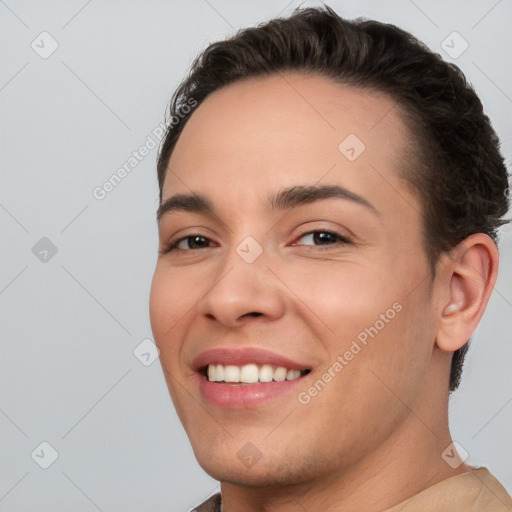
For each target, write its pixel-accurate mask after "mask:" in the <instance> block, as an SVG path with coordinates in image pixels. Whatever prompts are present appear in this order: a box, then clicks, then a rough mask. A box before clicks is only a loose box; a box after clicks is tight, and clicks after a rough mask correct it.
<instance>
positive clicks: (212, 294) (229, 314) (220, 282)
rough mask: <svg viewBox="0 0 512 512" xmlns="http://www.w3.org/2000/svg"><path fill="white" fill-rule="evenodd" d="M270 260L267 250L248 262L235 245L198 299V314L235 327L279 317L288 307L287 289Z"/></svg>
mask: <svg viewBox="0 0 512 512" xmlns="http://www.w3.org/2000/svg"><path fill="white" fill-rule="evenodd" d="M268 263H269V261H268V258H267V257H266V254H265V251H264V252H263V253H262V254H261V255H260V256H259V257H258V258H257V259H256V260H255V261H253V262H251V263H248V262H247V261H245V260H244V259H243V258H242V257H241V256H240V255H239V254H238V253H237V252H236V251H235V250H234V249H233V250H232V251H231V254H230V255H229V257H227V258H226V259H225V261H224V262H223V265H222V268H221V270H220V271H219V272H218V273H217V275H216V278H215V281H214V283H213V284H212V285H211V287H210V289H209V291H208V292H207V293H206V295H205V296H204V297H203V298H202V299H201V301H200V302H199V304H198V307H199V311H198V312H199V314H201V315H203V316H204V317H206V318H208V319H209V320H210V321H216V322H218V323H219V324H222V325H223V326H225V327H232V328H233V327H241V326H242V325H245V324H247V323H248V322H253V321H255V320H256V319H259V320H258V321H260V322H261V321H267V320H268V321H270V320H276V319H278V318H280V317H281V316H282V315H283V314H284V310H285V289H284V287H283V285H282V283H281V282H280V281H279V280H278V279H277V278H276V275H275V273H273V272H272V271H271V270H270V269H269V267H268V266H267V264H268Z"/></svg>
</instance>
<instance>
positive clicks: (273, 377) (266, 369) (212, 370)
mask: <svg viewBox="0 0 512 512" xmlns="http://www.w3.org/2000/svg"><path fill="white" fill-rule="evenodd" d="M310 372H311V369H310V368H305V369H303V370H297V369H289V368H286V367H284V366H274V365H270V364H263V365H259V364H254V363H249V364H244V365H229V364H228V365H224V364H209V365H207V366H205V367H203V368H202V371H201V372H200V373H202V375H203V376H204V377H205V378H206V379H207V380H208V381H209V382H216V383H219V384H224V385H231V386H250V385H251V384H257V383H271V382H283V381H285V380H296V379H299V378H300V377H303V376H304V375H307V374H308V373H310Z"/></svg>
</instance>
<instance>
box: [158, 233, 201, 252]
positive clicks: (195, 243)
mask: <svg viewBox="0 0 512 512" xmlns="http://www.w3.org/2000/svg"><path fill="white" fill-rule="evenodd" d="M210 242H211V240H210V239H209V238H207V237H205V236H202V235H188V236H184V237H183V238H179V239H178V240H176V241H174V242H171V243H170V244H169V246H168V247H167V248H166V249H164V251H163V252H164V253H165V254H166V253H168V252H171V251H174V250H178V251H189V250H192V249H204V248H207V247H209V246H210V245H209V244H210Z"/></svg>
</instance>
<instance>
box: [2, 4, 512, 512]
mask: <svg viewBox="0 0 512 512" xmlns="http://www.w3.org/2000/svg"><path fill="white" fill-rule="evenodd" d="M298 4H299V2H293V1H292V2H288V0H277V1H265V2H263V1H258V2H256V1H251V2H239V1H235V0H231V1H230V0H209V1H206V0H191V1H189V2H183V1H180V2H178V1H170V2H169V1H167V2H166V1H163V0H159V1H153V2H143V1H125V2H121V1H118V2H115V1H113V0H108V1H99V0H92V1H88V2H87V1H84V0H73V1H69V0H68V1H53V2H35V1H32V2H29V1H22V0H6V1H5V2H2V1H0V29H1V37H2V41H1V55H2V65H1V71H0V108H1V114H0V120H1V133H0V144H1V163H2V167H1V187H0V222H1V246H2V252H1V254H2V259H1V267H0V314H1V329H2V339H1V360H0V433H1V436H0V448H1V454H0V511H1V512H5V511H9V512H10V511H15V512H17V511H39V512H43V511H52V512H58V511H64V510H66V511H69V510H73V511H84V512H89V511H91V512H93V511H97V510H100V511H105V512H106V511H123V512H130V511H133V512H135V511H142V510H144V511H169V512H173V511H175V512H181V511H185V510H187V509H188V508H189V507H192V506H193V505H195V504H197V503H198V502H199V501H201V500H203V499H204V498H205V497H206V496H208V495H209V494H211V493H212V492H214V491H215V490H216V489H217V488H218V486H217V483H216V482H215V481H214V480H212V479H211V478H209V477H208V476H207V475H205V474H204V473H203V472H202V470H201V469H200V468H199V466H198V465H197V463H196V461H195V459H194V457H193V453H192V450H191V448H190V446H189V444H188V440H187V437H186V435H185V433H184V431H183V429H182V428H181V425H180V423H179V421H178V420H177V417H176V415H175V413H174V410H173V408H172V404H171V401H170V398H169V397H168V392H167V388H166V384H165V381H164V378H163V374H162V370H161V367H160V365H159V362H158V360H157V361H155V362H154V363H153V364H152V365H149V366H145V365H144V364H142V362H141V361H140V360H139V359H137V358H136V357H135V355H134V353H133V352H134V350H135V349H136V347H137V346H138V345H139V344H140V343H141V342H142V340H144V339H148V338H149V339H151V337H152V334H151V327H150V323H149V314H148V296H149V287H150V282H151V277H152V273H153V269H154V265H155V261H156V255H157V231H156V223H155V219H154V213H155V210H156V207H157V194H158V190H157V181H156V172H155V157H156V151H157V150H156V149H152V150H151V151H150V154H149V155H148V156H146V157H145V158H144V159H143V160H142V161H141V162H140V163H139V164H138V165H137V167H136V168H134V169H133V171H132V172H131V173H130V174H129V175H128V176H126V178H125V179H124V180H123V181H122V182H121V183H120V184H119V185H118V186H117V187H116V188H115V189H114V190H113V191H111V192H110V193H108V194H107V196H106V197H105V198H104V199H103V200H98V199H96V198H95V197H94V196H93V193H92V192H93V189H94V188H95V187H97V186H101V185H102V183H104V182H105V181H106V180H107V179H108V178H109V177H110V176H111V175H112V174H113V173H114V172H115V171H116V170H117V169H118V168H119V167H121V166H122V165H123V164H124V163H125V162H126V161H127V160H128V158H129V157H130V156H131V153H132V152H133V151H135V150H137V149H138V148H139V147H140V146H142V145H143V144H144V143H145V141H146V140H147V137H148V135H149V136H151V137H152V138H153V139H155V137H154V135H153V133H152V132H153V130H154V129H155V128H157V127H158V125H159V124H160V123H161V122H162V121H163V116H164V110H165V108H166V105H167V103H168V100H169V99H170V96H171V93H172V92H173V90H174V88H175V87H176V85H177V84H178V82H179V80H180V79H181V78H182V76H183V74H184V73H185V71H186V69H187V67H188V65H189V64H190V62H191V60H192V58H193V57H194V56H195V55H196V53H197V52H198V51H200V50H201V49H202V48H203V47H204V46H205V45H206V44H207V42H208V41H212V40H214V39H217V38H220V37H223V36H226V35H228V34H231V33H232V32H233V31H234V30H235V29H238V28H241V27H243V26H247V25H252V24H255V23H257V22H260V21H264V20H266V19H268V18H270V17H272V16H275V15H277V14H278V13H280V12H283V13H287V12H290V11H291V10H292V9H293V8H294V7H295V6H297V5H298ZM315 4H316V3H314V2H303V5H315ZM328 4H329V5H331V6H332V7H334V8H335V9H336V10H337V11H338V12H339V13H340V14H342V15H345V16H347V17H350V18H352V17H357V16H368V17H373V18H375V19H378V20H381V21H386V22H391V23H395V24H397V25H399V26H401V27H403V28H405V29H407V30H409V31H411V32H412V33H413V34H415V35H416V36H418V37H419V38H420V39H422V40H423V41H425V42H426V43H427V44H428V45H429V46H430V47H431V48H433V49H435V50H436V51H438V52H440V53H442V54H443V55H444V57H445V58H447V60H451V61H454V62H456V63H457V64H458V65H459V66H460V67H461V68H462V69H463V71H464V72H465V73H466V75H467V77H468V79H469V80H470V81H471V82H472V84H473V85H474V86H475V88H476V90H477V92H478V93H479V94H480V95H481V97H482V100H483V102H484V105H485V108H486V110H487V113H488V114H489V116H490V117H491V119H492V120H493V123H494V126H495V128H496V130H497V131H498V133H499V135H500V137H501V139H502V142H503V151H504V154H505V155H506V157H507V162H510V155H511V153H512V146H511V131H512V129H511V123H510V119H511V118H512V115H511V114H512V99H511V91H512V87H511V86H512V78H511V64H510V48H511V47H512V35H511V30H510V21H511V19H512V2H511V1H510V0H501V1H496V0H487V1H482V0H478V1H476V0H475V1H472V2H467V1H466V2H462V1H453V0H452V1H446V0H443V1H440V0H439V1H426V0H415V1H414V2H413V1H411V0H397V1H392V2H381V1H378V0H375V1H354V0H351V1H343V2H341V1H340V2H336V1H332V2H328ZM43 31H47V32H48V33H49V34H51V37H52V38H53V39H55V40H56V41H57V42H58V45H59V46H58V49H57V50H56V51H55V52H54V53H53V54H52V55H51V56H49V57H48V58H47V59H43V58H42V57H40V55H39V54H38V53H36V51H34V50H33V49H32V48H31V43H32V41H35V43H34V44H35V45H38V47H39V51H40V52H42V51H43V47H44V51H48V49H50V48H51V40H50V39H48V36H39V35H40V33H41V32H43ZM453 31H457V32H459V33H460V34H461V36H462V37H463V38H464V39H465V40H466V41H467V42H468V43H469V48H468V49H467V50H466V51H465V52H464V53H463V54H462V55H461V56H460V57H458V58H457V59H452V58H450V57H449V56H448V55H446V53H445V52H444V50H443V49H442V48H441V46H440V45H441V43H442V41H443V40H445V39H446V37H447V36H448V35H449V34H451V33H452V32H453ZM43 37H46V39H44V40H42V38H43ZM42 237H47V238H49V239H50V240H51V241H52V242H53V244H55V246H56V247H57V253H56V254H55V255H54V256H53V257H51V253H49V254H48V256H47V261H46V262H43V261H40V259H39V258H38V257H36V255H35V254H33V252H32V248H33V246H34V245H35V244H36V243H37V242H38V241H39V240H40V239H41V238H42ZM43 243H44V242H43ZM43 249H44V247H43ZM41 250H42V249H41ZM511 255H512V231H511V230H510V228H505V229H504V230H503V235H502V243H501V258H502V259H501V267H500V274H499V278H498V282H497V285H496V289H495V293H494V294H493V297H492V299H491V302H490V305H489V307H488V310H487V312H486V314H485V316H484V319H483V321H482V322H481V324H480V326H479V327H478V329H477V331H476V333H475V336H474V339H473V346H472V349H471V351H470V353H469V357H468V360H467V363H466V368H465V372H464V377H463V381H462V386H461V389H460V391H459V392H458V393H456V395H455V396H454V397H453V398H452V402H451V428H452V433H453V437H454V439H455V440H457V441H458V442H459V443H460V444H461V445H462V446H463V447H464V448H465V450H467V451H468V452H469V454H470V459H469V461H470V462H471V463H472V464H475V465H487V466H488V467H490V468H491V470H492V471H493V472H494V474H495V475H496V476H497V477H498V478H500V479H501V481H502V482H503V484H504V485H505V486H506V487H507V489H508V491H509V492H512V467H511V464H510V455H511V453H512V439H511V433H510V432H511V426H512V404H511V401H512V381H511V372H510V362H511V360H512V343H511V335H510V333H511V331H512V265H511V264H510V262H511V261H512V259H511ZM43 256H44V255H43V254H40V255H39V257H43ZM145 357H146V359H147V357H148V356H145ZM143 359H144V358H143ZM43 441H46V442H48V443H49V444H50V445H51V446H52V447H53V448H54V449H55V450H56V451H57V452H58V458H57V460H56V461H55V462H54V463H53V464H52V465H51V466H50V467H49V468H48V469H42V468H41V467H39V465H38V464H36V462H35V460H38V461H39V462H41V461H42V460H43V459H44V458H45V457H49V456H50V451H49V450H48V449H47V448H44V446H43V448H42V449H43V452H41V448H39V451H37V450H36V454H37V453H38V454H39V457H37V455H34V459H35V460H34V459H33V458H32V457H31V454H32V452H33V451H34V450H35V449H36V448H38V447H39V445H40V443H41V442H43ZM45 450H46V451H45ZM43 454H44V455H43ZM47 460H49V459H47Z"/></svg>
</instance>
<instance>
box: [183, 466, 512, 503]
mask: <svg viewBox="0 0 512 512" xmlns="http://www.w3.org/2000/svg"><path fill="white" fill-rule="evenodd" d="M192 510H193V512H222V500H221V496H220V494H215V495H214V496H212V497H211V498H209V499H207V500H206V501H205V502H204V503H202V504H201V505H199V506H198V507H196V508H194V509H192ZM383 512H512V499H511V498H510V496H509V495H508V493H507V491H506V490H505V488H504V487H503V486H502V485H501V484H500V483H499V482H498V480H496V478H494V477H493V476H492V475H491V473H489V471H488V470H487V469H486V468H479V469H474V470H472V471H468V472H467V473H463V474H462V475H457V476H454V477H452V478H448V479H447V480H443V481H442V482H439V483H437V484H436V485H433V486H432V487H429V488H428V489H425V490H424V491H421V492H420V493H418V494H416V495H415V496H413V497H412V498H409V499H407V500H405V501H402V502H401V503H399V504H398V505H395V506H394V507H392V508H388V509H386V510H385V511H383Z"/></svg>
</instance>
